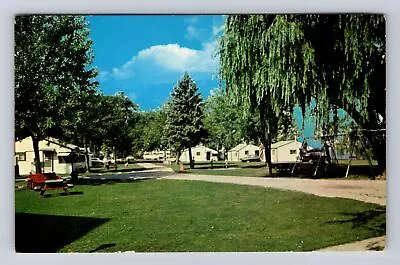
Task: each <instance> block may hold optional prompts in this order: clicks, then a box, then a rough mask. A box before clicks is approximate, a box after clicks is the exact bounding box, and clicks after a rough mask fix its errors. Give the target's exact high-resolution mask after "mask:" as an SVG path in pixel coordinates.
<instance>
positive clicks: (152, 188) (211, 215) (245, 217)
mask: <svg viewBox="0 0 400 265" xmlns="http://www.w3.org/2000/svg"><path fill="white" fill-rule="evenodd" d="M49 193H51V196H49V197H46V198H42V199H40V198H39V195H38V193H37V192H34V191H30V190H22V191H16V192H15V211H16V250H17V252H117V251H132V250H133V251H136V252H177V251H178V252H186V251H190V252H214V251H223V252H236V251H244V252H247V251H309V250H315V249H319V248H323V247H327V246H331V245H337V244H342V243H347V242H352V241H356V240H362V239H365V238H370V237H374V236H381V235H384V234H385V224H386V209H385V208H384V207H382V206H378V205H375V204H368V203H363V202H358V201H354V200H348V199H334V198H323V197H317V196H313V195H308V194H304V193H299V192H289V191H280V190H275V189H267V188H262V187H253V186H244V185H235V184H217V183H208V182H200V181H199V182H198V181H180V180H148V181H141V182H140V181H136V182H131V183H112V182H110V183H109V184H101V185H82V186H77V187H75V194H72V195H70V196H60V195H59V193H57V192H56V191H52V192H49Z"/></svg>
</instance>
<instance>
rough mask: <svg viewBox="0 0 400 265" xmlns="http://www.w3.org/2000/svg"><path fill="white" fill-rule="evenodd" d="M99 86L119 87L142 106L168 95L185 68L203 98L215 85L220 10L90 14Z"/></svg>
mask: <svg viewBox="0 0 400 265" xmlns="http://www.w3.org/2000/svg"><path fill="white" fill-rule="evenodd" d="M87 19H88V21H89V23H90V24H89V27H90V30H91V32H90V38H91V39H92V40H93V51H94V56H95V59H94V62H93V65H94V66H95V67H97V70H98V72H99V75H98V81H99V82H100V89H101V90H102V91H103V93H104V94H106V95H112V94H114V93H115V92H117V91H123V92H124V93H125V94H126V95H127V96H128V97H129V98H130V99H131V100H132V101H133V102H135V103H137V104H139V106H140V109H141V110H150V109H155V108H157V107H159V106H161V105H162V104H163V103H164V102H165V101H166V100H167V99H168V97H169V95H170V93H171V91H172V89H173V87H174V86H175V84H176V83H177V81H178V80H179V79H180V77H181V76H182V75H183V73H184V72H185V71H187V72H188V73H189V75H190V76H191V77H192V78H193V79H194V81H195V82H196V84H197V86H198V87H199V89H200V92H201V94H202V96H203V98H207V97H208V95H209V92H210V90H212V89H214V88H216V87H217V86H218V85H219V82H218V79H217V73H218V57H217V56H216V51H217V49H216V47H217V38H218V35H219V34H221V32H222V29H223V22H224V18H223V16H221V15H215V16H211V15H184V16H182V15H131V16H129V15H126V16H120V15H118V16H117V15H114V16H111V15H110V16H88V17H87Z"/></svg>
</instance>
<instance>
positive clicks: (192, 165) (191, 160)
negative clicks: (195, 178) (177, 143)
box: [189, 147, 194, 169]
mask: <svg viewBox="0 0 400 265" xmlns="http://www.w3.org/2000/svg"><path fill="white" fill-rule="evenodd" d="M189 165H190V169H193V168H194V163H193V157H192V148H191V147H189Z"/></svg>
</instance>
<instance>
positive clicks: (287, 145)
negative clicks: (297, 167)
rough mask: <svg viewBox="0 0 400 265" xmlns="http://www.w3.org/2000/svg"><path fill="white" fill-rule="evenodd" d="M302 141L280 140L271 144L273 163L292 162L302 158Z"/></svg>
mask: <svg viewBox="0 0 400 265" xmlns="http://www.w3.org/2000/svg"><path fill="white" fill-rule="evenodd" d="M301 146H302V143H301V142H298V141H296V140H291V141H279V142H276V143H273V144H271V162H272V163H292V162H296V161H298V160H299V159H300V148H301Z"/></svg>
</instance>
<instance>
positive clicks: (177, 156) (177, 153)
mask: <svg viewBox="0 0 400 265" xmlns="http://www.w3.org/2000/svg"><path fill="white" fill-rule="evenodd" d="M179 157H181V151H177V152H176V164H177V165H179Z"/></svg>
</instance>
